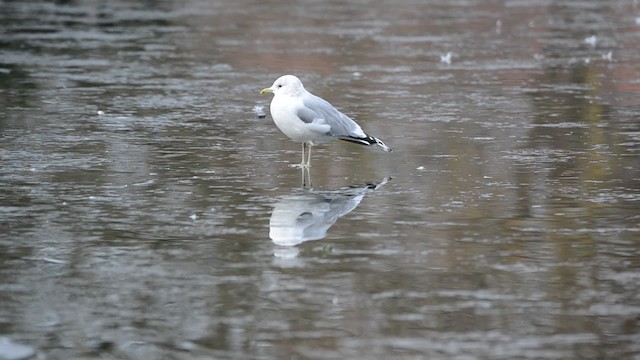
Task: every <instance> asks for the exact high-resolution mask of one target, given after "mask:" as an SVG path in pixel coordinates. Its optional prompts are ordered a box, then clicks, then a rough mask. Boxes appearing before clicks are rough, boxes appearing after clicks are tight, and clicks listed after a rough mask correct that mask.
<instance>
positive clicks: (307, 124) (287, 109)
mask: <svg viewBox="0 0 640 360" xmlns="http://www.w3.org/2000/svg"><path fill="white" fill-rule="evenodd" d="M266 93H273V95H274V96H273V99H272V100H271V107H270V110H271V117H272V118H273V122H274V123H275V124H276V126H277V127H278V129H280V131H282V132H283V133H284V134H285V135H287V136H288V137H289V138H291V139H292V140H294V141H297V142H301V143H302V162H301V163H300V164H297V165H292V166H294V167H301V168H306V169H308V168H309V167H310V166H311V165H310V162H311V147H312V146H315V145H318V144H322V143H326V142H329V141H331V140H336V139H337V140H344V141H348V142H352V143H356V144H360V145H366V146H371V145H376V146H379V147H381V148H382V150H384V151H391V149H390V148H389V147H388V146H387V145H385V144H384V143H383V142H382V141H381V140H380V139H378V138H376V137H373V136H370V135H367V134H366V133H365V132H364V131H362V128H361V127H360V125H358V124H357V123H356V122H355V121H353V120H351V118H350V117H348V116H347V115H345V114H343V113H341V112H340V111H338V110H337V109H336V108H335V107H333V105H331V104H330V103H329V102H327V101H326V100H324V99H322V98H320V97H318V96H315V95H313V94H311V93H310V92H308V91H307V90H305V88H304V86H303V85H302V82H301V81H300V79H298V78H297V77H296V76H294V75H284V76H281V77H279V78H278V79H277V80H276V81H275V82H274V83H273V85H271V87H268V88H264V89H262V90H260V94H266ZM307 149H309V150H308V155H307V157H306V159H305V153H306V152H307Z"/></svg>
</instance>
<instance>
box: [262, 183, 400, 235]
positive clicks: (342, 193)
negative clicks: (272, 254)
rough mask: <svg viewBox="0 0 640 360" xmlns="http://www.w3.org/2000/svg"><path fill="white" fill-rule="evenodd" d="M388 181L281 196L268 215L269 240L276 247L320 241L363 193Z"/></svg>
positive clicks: (360, 199) (358, 201)
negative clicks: (269, 215)
mask: <svg viewBox="0 0 640 360" xmlns="http://www.w3.org/2000/svg"><path fill="white" fill-rule="evenodd" d="M389 180H390V178H385V179H382V180H381V181H379V182H377V183H373V184H364V185H360V186H351V187H348V188H344V189H340V190H335V191H314V190H307V191H305V192H303V193H299V194H292V195H288V196H286V197H283V198H282V199H280V201H278V203H277V204H276V206H275V207H274V209H273V212H272V213H271V219H270V220H269V237H270V238H271V240H272V241H273V242H274V243H275V244H276V245H280V246H296V245H298V244H301V243H303V242H305V241H311V240H318V239H322V238H324V237H325V236H326V234H327V230H328V229H329V228H330V227H331V226H332V225H333V224H335V223H336V221H338V219H339V218H341V217H342V216H344V215H346V214H348V213H350V212H351V211H353V209H355V208H356V207H357V206H358V205H359V204H360V201H362V199H363V198H364V196H365V195H366V194H367V193H369V192H371V191H374V190H377V189H379V188H380V187H381V186H383V185H384V184H386V183H387V182H388V181H389Z"/></svg>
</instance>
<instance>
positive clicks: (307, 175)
mask: <svg viewBox="0 0 640 360" xmlns="http://www.w3.org/2000/svg"><path fill="white" fill-rule="evenodd" d="M300 170H302V188H303V189H311V187H312V186H313V185H312V183H311V172H310V171H309V168H308V167H304V168H300Z"/></svg>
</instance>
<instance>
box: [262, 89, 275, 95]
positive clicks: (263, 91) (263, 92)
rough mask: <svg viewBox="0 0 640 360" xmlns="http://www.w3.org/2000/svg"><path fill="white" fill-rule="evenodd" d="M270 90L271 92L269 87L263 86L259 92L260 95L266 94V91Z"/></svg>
mask: <svg viewBox="0 0 640 360" xmlns="http://www.w3.org/2000/svg"><path fill="white" fill-rule="evenodd" d="M270 92H272V91H271V88H264V89H262V90H260V94H261V95H262V94H266V93H270Z"/></svg>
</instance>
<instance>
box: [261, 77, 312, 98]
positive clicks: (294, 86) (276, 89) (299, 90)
mask: <svg viewBox="0 0 640 360" xmlns="http://www.w3.org/2000/svg"><path fill="white" fill-rule="evenodd" d="M304 92H305V90H304V86H302V81H300V79H298V78H297V77H295V76H293V75H283V76H280V77H279V78H278V79H277V80H276V81H274V82H273V85H271V87H268V88H264V89H262V90H260V94H266V93H273V95H275V96H278V95H285V96H299V95H301V94H303V93H304Z"/></svg>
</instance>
